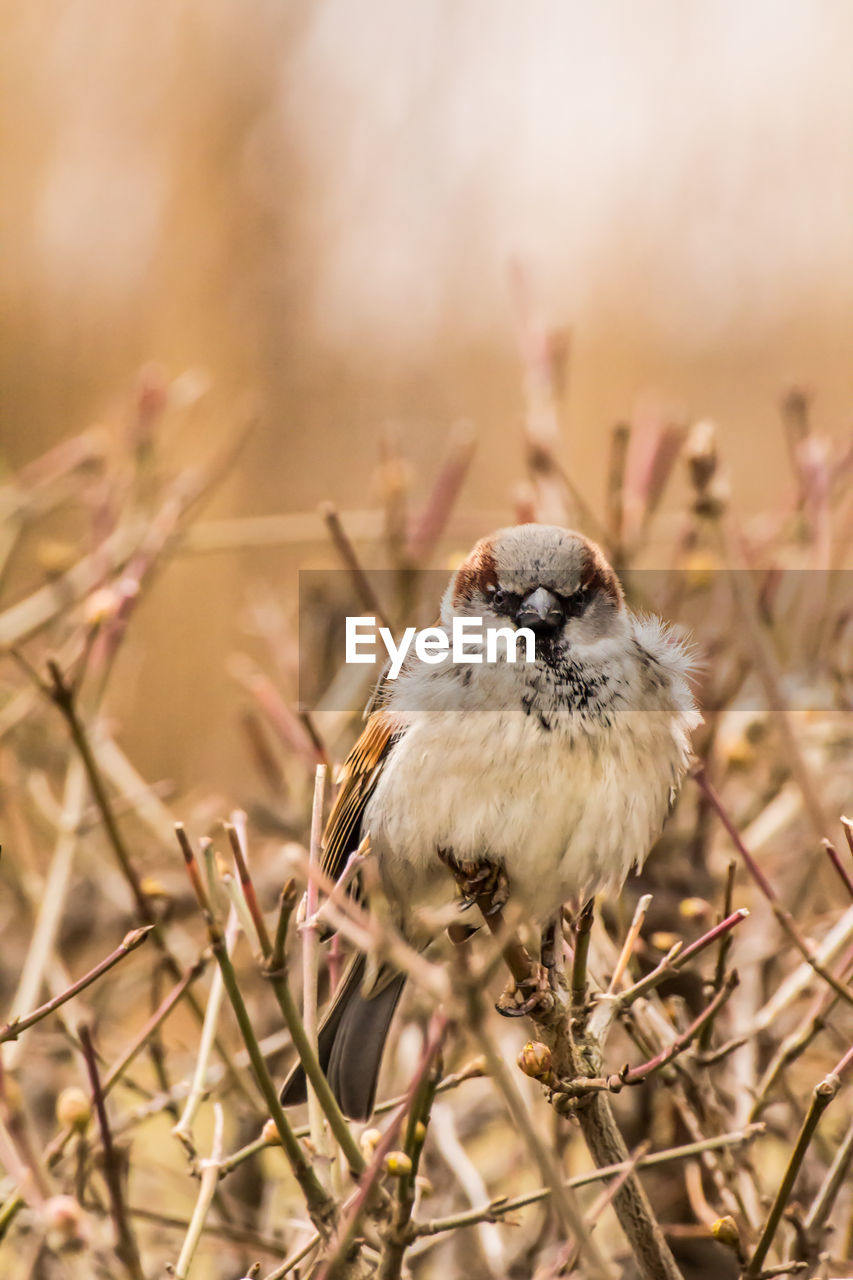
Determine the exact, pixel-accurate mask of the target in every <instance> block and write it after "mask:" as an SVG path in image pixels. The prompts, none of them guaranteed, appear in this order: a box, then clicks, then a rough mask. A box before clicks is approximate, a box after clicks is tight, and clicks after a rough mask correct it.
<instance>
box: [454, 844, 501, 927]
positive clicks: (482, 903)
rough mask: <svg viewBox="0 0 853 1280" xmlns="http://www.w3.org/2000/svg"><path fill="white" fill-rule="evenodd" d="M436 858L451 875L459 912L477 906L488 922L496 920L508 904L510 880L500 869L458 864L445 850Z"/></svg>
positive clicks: (465, 862) (489, 865)
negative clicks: (457, 891)
mask: <svg viewBox="0 0 853 1280" xmlns="http://www.w3.org/2000/svg"><path fill="white" fill-rule="evenodd" d="M438 856H439V858H440V859H441V861H442V862H443V863H444V864H445V865H446V866H447V867H448V869H449V870H450V871H451V873H452V874H453V877H454V879H455V880H456V883H457V884H458V885H459V888H460V890H461V891H462V900H461V903H460V910H462V911H469V910H470V909H471V907H473V906H479V908H480V910H481V911H482V913H483V915H484V916H486V917H487V918H490V917H492V916H495V915H497V914H498V912H499V911H500V910H501V909H502V908H503V907H505V906H506V904H507V902H508V901H509V880H508V879H507V874H506V872H505V871H504V869H503V867H502V866H500V865H499V864H498V863H495V862H486V861H481V862H472V861H469V860H459V859H457V858H455V857H454V856H453V854H452V853H450V852H449V851H447V850H445V849H439V851H438Z"/></svg>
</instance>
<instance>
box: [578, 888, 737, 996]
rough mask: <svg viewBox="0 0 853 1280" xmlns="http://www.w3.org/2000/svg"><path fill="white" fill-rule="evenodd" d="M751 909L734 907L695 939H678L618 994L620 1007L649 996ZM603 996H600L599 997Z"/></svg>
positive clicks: (721, 936)
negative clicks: (684, 943)
mask: <svg viewBox="0 0 853 1280" xmlns="http://www.w3.org/2000/svg"><path fill="white" fill-rule="evenodd" d="M748 915H749V912H748V911H747V909H746V907H739V908H738V910H737V911H733V912H732V914H731V915H730V916H727V917H726V919H725V920H721V921H720V923H719V924H715V925H714V927H713V928H712V929H709V930H708V932H707V933H703V934H702V937H701V938H697V939H696V941H695V942H691V943H690V945H689V946H688V947H685V946H684V945H683V944H682V943H681V942H676V943H675V945H674V946H672V947H671V948H670V949H669V951H668V952H667V953H666V955H665V956H664V958H663V960H661V962H660V964H658V965H656V966H655V968H654V969H652V970H650V971H649V973H647V974H646V975H645V977H643V978H641V979H640V980H639V982H635V983H634V985H633V986H631V987H628V988H627V990H625V991H621V992H620V993H619V994H618V995H617V996H616V1003H617V1006H618V1008H619V1009H620V1010H621V1009H627V1008H629V1007H630V1005H632V1004H633V1003H634V1002H635V1001H636V1000H639V999H640V997H641V996H646V995H648V993H649V992H650V991H652V990H654V988H655V987H657V986H660V984H661V983H662V982H663V980H664V979H665V978H668V977H669V976H670V975H671V974H673V973H678V971H679V970H680V969H683V968H684V966H685V965H686V964H689V963H690V961H691V960H695V958H696V956H698V955H700V954H701V952H703V951H705V950H706V949H707V948H708V947H710V946H713V944H714V943H715V942H717V941H718V940H720V939H722V938H725V937H727V936H728V934H729V933H730V931H731V930H732V929H734V928H735V926H736V925H739V924H740V923H741V921H742V920H746V918H747V916H748ZM599 998H600V999H601V997H599Z"/></svg>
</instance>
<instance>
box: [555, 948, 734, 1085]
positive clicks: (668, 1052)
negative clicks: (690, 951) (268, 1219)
mask: <svg viewBox="0 0 853 1280" xmlns="http://www.w3.org/2000/svg"><path fill="white" fill-rule="evenodd" d="M737 983H738V977H737V974H736V973H735V972H732V973H730V974H729V976H728V978H727V979H726V982H725V985H724V986H723V988H722V989H721V990H720V991H718V992H717V994H716V995H715V996H714V998H713V1000H712V1001H711V1003H710V1004H709V1005H708V1006H707V1008H705V1009H703V1010H702V1012H701V1013H700V1014H699V1016H698V1017H697V1018H696V1019H695V1021H693V1022H692V1023H691V1024H690V1026H689V1027H688V1028H687V1030H686V1031H683V1032H682V1033H681V1034H680V1035H678V1036H676V1038H675V1039H674V1040H673V1041H672V1042H671V1043H670V1044H668V1045H667V1046H666V1048H664V1049H662V1050H661V1051H660V1053H658V1054H656V1055H655V1056H654V1057H653V1058H650V1059H649V1061H648V1062H643V1063H641V1065H640V1066H638V1067H628V1066H625V1067H623V1068H622V1070H621V1071H619V1072H617V1073H616V1074H615V1075H611V1076H607V1077H593V1076H579V1077H578V1078H577V1079H575V1080H561V1081H560V1082H559V1083H557V1084H555V1085H554V1086H553V1087H554V1090H555V1092H556V1093H564V1094H567V1095H568V1096H569V1097H583V1095H584V1094H586V1093H603V1092H607V1093H619V1092H621V1090H622V1088H623V1087H624V1086H625V1085H628V1086H631V1085H638V1084H643V1083H644V1082H645V1081H646V1080H648V1078H649V1076H651V1075H653V1074H654V1073H655V1072H656V1071H660V1070H661V1068H662V1067H665V1066H667V1065H668V1064H669V1063H670V1062H672V1060H673V1058H676V1057H677V1056H678V1055H679V1054H680V1053H683V1052H684V1050H685V1049H686V1048H687V1047H688V1045H690V1044H691V1043H692V1041H693V1040H695V1039H696V1038H697V1036H698V1035H699V1034H700V1032H701V1031H702V1029H703V1028H704V1027H706V1026H708V1025H709V1024H710V1023H712V1022H713V1020H714V1018H715V1017H716V1016H717V1014H718V1013H719V1011H720V1009H721V1008H722V1007H723V1005H724V1004H725V1003H726V1001H727V1000H728V999H729V997H730V996H731V994H732V992H733V991H734V989H735V987H736V986H737Z"/></svg>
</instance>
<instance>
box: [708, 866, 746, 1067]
mask: <svg viewBox="0 0 853 1280" xmlns="http://www.w3.org/2000/svg"><path fill="white" fill-rule="evenodd" d="M736 871H737V863H736V862H735V860H734V858H732V859H731V861H730V862H729V865H728V867H727V868H726V887H725V889H724V891H723V910H722V914H721V915H720V917H719V919H718V920H717V923H718V924H722V923H723V921H724V920H726V919H727V918H728V917H729V916H730V915H731V914H732V906H733V904H734V892H735V872H736ZM731 945H732V935H731V933H730V932H729V933H725V934H723V936H722V937H721V938H720V945H719V947H718V949H717V964H716V966H715V968H714V990H715V991H721V990H722V988H723V983H724V982H725V980H726V964H727V961H728V958H729V950H730V948H731ZM711 1029H712V1028H711V1024H710V1023H709V1024H708V1026H707V1027H705V1028H703V1030H702V1034H701V1035H700V1037H699V1050H700V1052H701V1053H704V1054H707V1053H708V1049H709V1046H710V1044H711Z"/></svg>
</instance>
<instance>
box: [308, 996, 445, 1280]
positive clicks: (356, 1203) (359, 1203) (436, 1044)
mask: <svg viewBox="0 0 853 1280" xmlns="http://www.w3.org/2000/svg"><path fill="white" fill-rule="evenodd" d="M446 1031H447V1018H446V1017H445V1016H444V1014H441V1013H437V1014H434V1015H433V1018H432V1024H431V1027H430V1032H429V1035H428V1037H427V1042H426V1044H425V1045H424V1050H423V1053H422V1054H421V1061H420V1063H419V1065H418V1069H417V1071H416V1072H415V1076H414V1079H413V1080H412V1083H411V1085H410V1086H409V1090H408V1093H407V1094H406V1100H405V1102H404V1103H403V1104H402V1106H401V1107H400V1109H399V1111H397V1113H396V1114H395V1115H394V1116H393V1117H392V1119H391V1121H390V1123H389V1125H388V1128H387V1129H386V1130H385V1132H384V1134H383V1135H382V1137H381V1138H380V1140H379V1142H378V1143H377V1144H376V1148H375V1150H374V1152H373V1159H372V1160H371V1162H370V1165H369V1166H368V1168H367V1169H366V1170H365V1172H364V1174H363V1176H362V1178H361V1181H360V1183H359V1187H358V1190H357V1191H356V1193H355V1195H354V1196H353V1197H352V1199H351V1200H350V1202H349V1203H348V1205H347V1206H346V1207H345V1215H344V1216H343V1217H342V1220H341V1222H340V1223H339V1225H338V1229H337V1232H336V1233H335V1240H334V1252H333V1253H331V1254H330V1256H329V1258H328V1260H327V1261H326V1263H325V1264H324V1265H323V1266H322V1268H321V1269H320V1271H319V1272H318V1274H317V1277H316V1280H338V1277H339V1276H340V1275H341V1271H342V1268H343V1266H344V1264H345V1261H346V1259H347V1258H348V1256H349V1254H350V1252H351V1250H352V1248H353V1245H354V1243H355V1239H356V1233H357V1231H358V1226H359V1223H360V1221H361V1218H362V1215H363V1213H364V1211H365V1209H366V1208H367V1204H368V1202H369V1200H370V1197H371V1196H372V1194H373V1189H374V1187H375V1185H376V1183H377V1181H378V1178H379V1175H380V1173H381V1171H382V1169H383V1167H384V1162H385V1157H386V1156H387V1155H388V1153H389V1152H390V1150H391V1148H392V1147H393V1145H394V1142H395V1141H396V1138H397V1134H398V1133H399V1130H400V1126H401V1125H402V1123H403V1118H404V1116H405V1115H406V1113H407V1112H411V1108H412V1106H413V1105H414V1100H415V1098H416V1097H417V1095H418V1092H419V1090H420V1088H421V1084H422V1082H423V1080H424V1077H425V1076H426V1075H427V1074H428V1073H429V1071H430V1069H431V1067H432V1063H433V1061H434V1059H435V1057H436V1055H437V1054H438V1053H439V1052H440V1051H441V1046H442V1043H443V1041H444V1036H445V1033H446Z"/></svg>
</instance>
